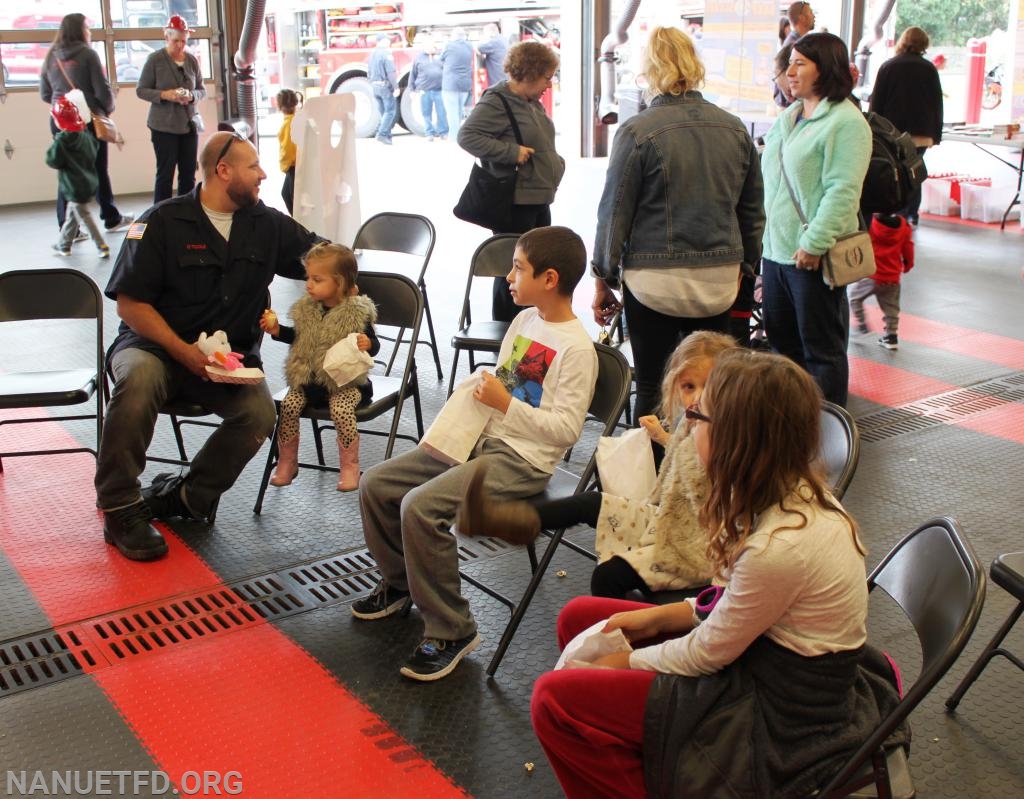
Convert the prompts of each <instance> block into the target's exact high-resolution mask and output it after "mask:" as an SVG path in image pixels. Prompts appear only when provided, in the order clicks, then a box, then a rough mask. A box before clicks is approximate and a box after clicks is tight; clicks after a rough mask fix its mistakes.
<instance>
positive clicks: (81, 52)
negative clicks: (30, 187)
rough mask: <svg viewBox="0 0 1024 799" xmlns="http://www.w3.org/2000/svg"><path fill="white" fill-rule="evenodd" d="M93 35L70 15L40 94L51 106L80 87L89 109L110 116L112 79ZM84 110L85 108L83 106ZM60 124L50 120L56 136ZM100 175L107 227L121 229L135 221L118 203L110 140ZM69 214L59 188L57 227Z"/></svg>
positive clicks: (102, 151) (103, 146) (99, 159)
mask: <svg viewBox="0 0 1024 799" xmlns="http://www.w3.org/2000/svg"><path fill="white" fill-rule="evenodd" d="M91 41H92V34H91V33H90V32H89V23H87V22H86V21H85V15H84V14H78V13H75V14H67V15H66V16H65V17H64V18H63V19H62V20H61V21H60V28H58V30H57V35H56V36H55V37H54V40H53V46H52V47H51V48H50V49H49V50H48V51H47V53H46V58H45V59H44V60H43V69H42V74H41V75H40V76H39V95H40V97H42V98H43V102H45V103H46V104H47V105H53V103H54V102H56V101H57V100H59V99H60V98H61V97H64V96H65V95H66V94H68V92H70V91H72V90H73V89H76V88H77V89H80V90H81V93H82V94H83V95H84V97H85V104H86V105H87V106H88V107H89V111H91V112H92V113H96V114H103V115H105V116H109V115H110V114H112V113H114V94H113V92H112V91H111V90H110V82H109V81H108V80H107V77H106V75H104V74H103V65H102V64H101V63H100V58H99V56H98V55H96V51H95V50H93V49H92V47H91V46H90V42H91ZM79 110H80V111H81V109H79ZM57 130H58V129H57V126H56V124H55V123H54V121H53V119H52V118H51V120H50V132H51V133H52V134H53V135H54V136H56V135H57ZM86 130H87V132H88V135H90V136H92V137H93V138H96V137H95V135H94V134H93V132H92V128H88V127H87V128H86ZM97 144H98V145H99V146H98V147H97V149H96V161H95V166H96V175H97V177H98V178H99V184H98V186H97V189H96V200H97V202H99V206H100V216H101V217H102V219H103V226H104V227H105V228H106V229H107V230H108V231H111V230H119V229H120V228H122V227H127V226H128V225H130V224H131V223H132V221H133V220H134V217H133V216H132V215H131V214H122V213H121V212H120V211H119V210H118V208H117V206H116V205H115V204H114V190H113V188H112V187H111V185H110V172H109V171H108V168H107V157H108V152H107V143H106V142H105V141H101V140H99V139H97ZM66 215H67V198H66V197H65V196H64V193H63V191H62V190H61V189H60V187H58V188H57V226H58V227H63V226H64V220H65V217H66Z"/></svg>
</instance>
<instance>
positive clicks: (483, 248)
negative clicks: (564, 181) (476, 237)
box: [448, 233, 519, 397]
mask: <svg viewBox="0 0 1024 799" xmlns="http://www.w3.org/2000/svg"><path fill="white" fill-rule="evenodd" d="M517 241H519V234H518V233H501V234H499V235H497V236H492V237H491V238H489V239H487V240H486V241H484V242H483V243H482V244H481V245H480V246H479V247H477V248H476V252H474V253H473V257H472V259H471V260H470V263H469V276H468V277H467V278H466V291H465V294H464V295H463V297H462V312H461V314H460V315H459V327H458V332H457V333H456V334H455V335H454V336H452V349H453V350H454V351H455V354H454V355H453V357H452V373H451V377H450V378H449V379H448V396H449V397H450V396H451V394H452V389H454V388H455V372H456V371H457V370H458V366H459V353H461V352H462V351H463V350H466V351H467V352H469V371H470V372H473V371H474V370H475V369H476V367H477V366H478V365H479V364H477V363H476V361H475V360H474V358H473V355H474V353H477V352H490V353H494V354H495V355H497V353H498V352H499V351H500V350H501V341H502V339H503V338H505V333H506V332H507V331H508V322H494V321H490V320H488V321H485V322H474V321H473V312H472V308H471V304H470V294H471V292H472V289H473V279H474V278H478V277H481V278H495V277H504V276H505V275H507V274H508V273H509V271H510V270H511V269H512V254H513V253H514V252H515V249H516V242H517ZM486 282H487V285H488V287H490V286H491V285H493V281H492V280H487V281H486ZM488 296H490V295H488Z"/></svg>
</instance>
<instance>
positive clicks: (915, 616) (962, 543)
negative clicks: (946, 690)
mask: <svg viewBox="0 0 1024 799" xmlns="http://www.w3.org/2000/svg"><path fill="white" fill-rule="evenodd" d="M875 586H878V587H879V588H881V589H883V590H884V591H885V593H887V594H888V595H889V596H891V597H892V598H893V600H895V602H896V603H897V604H898V605H899V606H900V607H901V608H902V609H903V612H904V613H905V614H906V615H907V618H908V619H910V622H911V624H913V625H914V629H915V630H916V631H917V636H918V639H919V640H920V642H921V653H922V658H923V660H922V667H921V677H919V678H918V680H919V681H920V680H921V679H924V678H925V676H926V673H927V672H928V670H929V669H932V668H935V667H936V666H938V665H941V664H942V662H943V660H944V659H947V658H948V659H949V663H952V661H953V659H955V657H956V655H957V654H959V649H960V648H963V645H964V644H965V643H966V642H967V636H968V635H970V630H971V629H972V628H973V627H974V623H975V622H976V621H977V614H979V613H980V612H981V605H982V601H983V600H984V596H985V571H984V569H983V568H982V567H981V564H980V563H979V562H978V559H977V556H976V555H975V554H974V550H973V549H972V548H971V545H970V544H969V543H968V542H967V540H966V539H965V538H964V537H963V534H962V532H961V530H960V526H959V524H958V523H957V522H956V521H955V520H953V519H949V518H946V517H942V518H938V519H933V520H931V521H930V522H928V523H927V524H926V525H923V526H922V527H919V528H918V529H917V530H915V531H914V532H913V533H911V534H910V535H908V536H907V537H906V538H904V539H903V540H902V541H900V542H899V543H898V544H897V545H896V546H895V547H893V549H892V551H890V552H889V554H887V555H886V556H885V558H884V559H883V560H882V562H881V563H879V564H878V566H876V567H875V569H874V571H873V572H872V573H871V576H870V577H869V578H868V587H869V588H874V587H875ZM972 616H973V618H972ZM954 649H955V650H956V651H955V652H952V650H954ZM949 663H947V664H946V667H947V668H948V665H949ZM943 671H945V668H943ZM940 676H941V675H940Z"/></svg>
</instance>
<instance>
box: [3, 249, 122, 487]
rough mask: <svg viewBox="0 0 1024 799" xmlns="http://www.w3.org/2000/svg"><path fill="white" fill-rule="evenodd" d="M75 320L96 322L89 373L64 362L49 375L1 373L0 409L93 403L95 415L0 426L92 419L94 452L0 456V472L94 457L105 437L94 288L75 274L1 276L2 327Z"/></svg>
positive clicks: (99, 313)
mask: <svg viewBox="0 0 1024 799" xmlns="http://www.w3.org/2000/svg"><path fill="white" fill-rule="evenodd" d="M74 319H85V320H93V321H94V322H95V326H94V331H93V332H94V334H95V342H94V348H95V349H94V351H93V355H92V358H91V360H92V361H93V362H92V363H91V364H90V365H89V366H87V367H75V366H72V364H73V363H74V361H75V360H76V359H75V358H74V357H66V358H62V359H60V363H54V364H52V366H54V367H59V368H56V369H52V370H50V371H43V370H39V371H31V372H7V373H6V374H3V373H0V409H4V410H7V409H15V408H50V407H64V406H72V405H80V404H82V403H85V402H88V401H89V400H90V399H94V400H95V403H96V407H95V410H93V411H92V412H91V413H86V414H74V415H62V416H34V417H31V418H25V419H21V418H14V419H0V425H5V424H29V423H38V422H57V421H71V420H77V419H95V420H96V446H95V447H64V448H60V449H35V450H19V451H15V452H0V472H3V458H12V457H19V456H27V455H44V454H63V453H71V452H91V453H92V454H93V455H95V454H96V450H97V449H98V448H99V441H100V437H101V436H102V433H103V408H104V404H103V402H104V392H103V368H104V367H103V364H104V350H103V297H102V295H101V294H100V290H99V288H97V286H96V284H95V283H94V282H93V281H92V280H91V279H90V278H88V277H86V276H85V275H84V274H82V273H81V272H78V271H76V270H74V269H36V270H15V271H11V272H5V273H3V274H0V322H28V321H35V320H62V321H64V320H74ZM72 327H73V326H72V325H69V326H68V335H69V337H71V338H73V340H75V341H78V340H80V339H79V338H78V335H80V330H78V329H77V328H76V329H75V330H74V332H73V331H72ZM76 334H77V335H76ZM8 346H10V347H14V346H15V345H14V344H0V347H2V348H3V349H5V350H6V348H7V347H8ZM57 349H58V351H60V349H61V348H60V347H58V348H57ZM39 360H40V361H44V360H46V361H49V360H50V358H49V353H48V352H45V353H42V354H41V355H40V357H39ZM54 360H56V359H54ZM40 365H43V364H40ZM46 365H50V364H46Z"/></svg>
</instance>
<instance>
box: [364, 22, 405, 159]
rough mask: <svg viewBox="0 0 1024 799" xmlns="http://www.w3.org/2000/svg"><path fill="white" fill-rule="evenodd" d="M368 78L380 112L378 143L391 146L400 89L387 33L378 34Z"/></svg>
mask: <svg viewBox="0 0 1024 799" xmlns="http://www.w3.org/2000/svg"><path fill="white" fill-rule="evenodd" d="M367 73H368V74H367V77H369V79H370V85H371V86H372V87H373V97H374V99H375V100H376V101H377V110H378V111H380V125H379V126H378V127H377V141H379V142H381V143H382V144H391V129H392V128H393V127H394V126H395V112H396V109H397V103H396V102H395V91H396V90H397V89H398V76H397V73H396V71H395V59H394V57H393V56H392V55H391V39H390V38H389V37H388V35H387V34H386V33H378V34H377V47H376V48H375V49H374V51H373V53H372V54H371V55H370V66H369V68H368V69H367Z"/></svg>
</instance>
